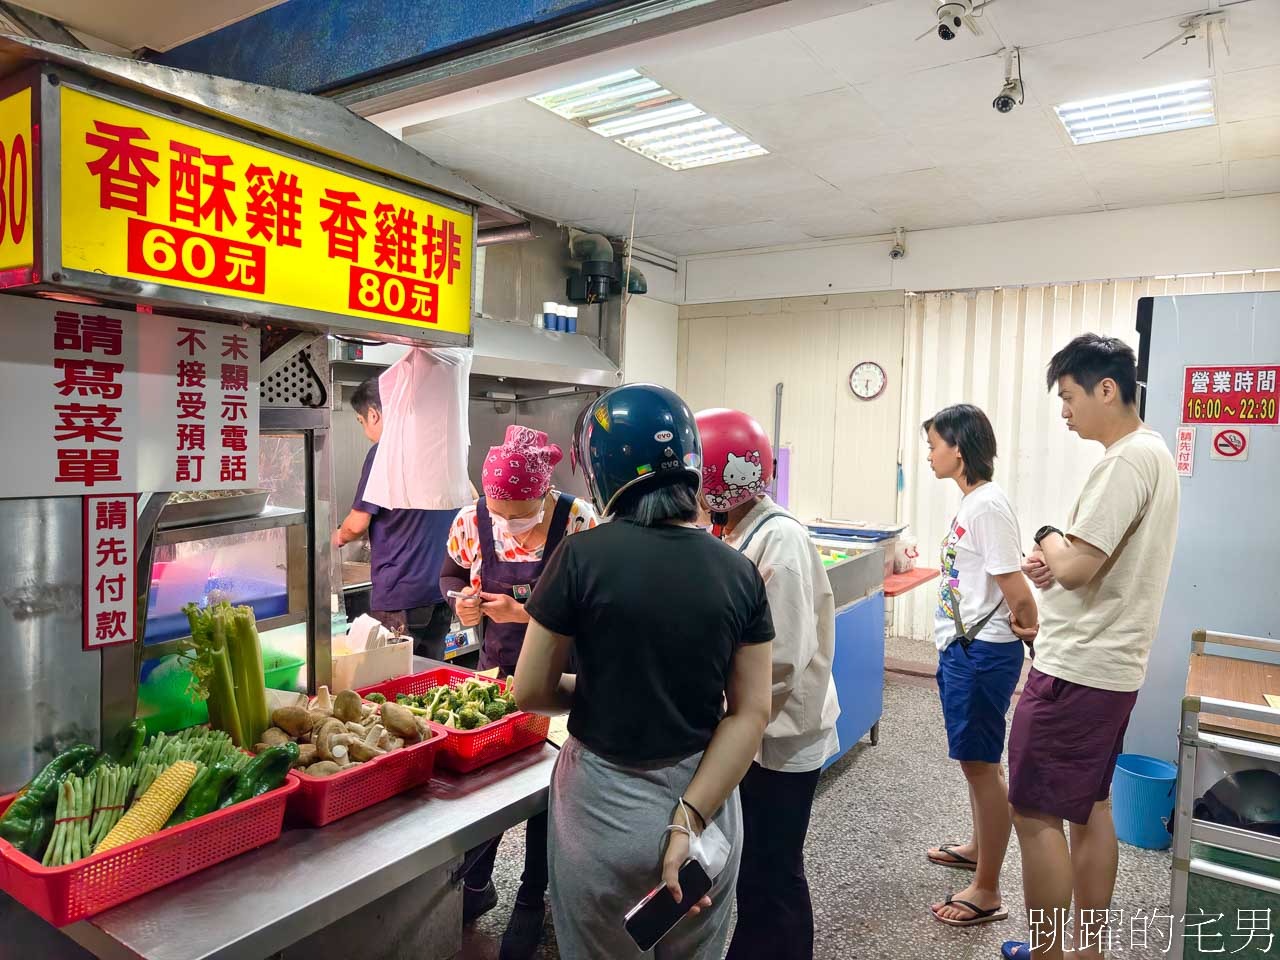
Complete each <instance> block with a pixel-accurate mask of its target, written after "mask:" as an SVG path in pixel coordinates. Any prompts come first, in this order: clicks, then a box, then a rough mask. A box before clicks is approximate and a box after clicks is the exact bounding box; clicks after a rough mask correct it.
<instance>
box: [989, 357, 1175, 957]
mask: <svg viewBox="0 0 1280 960" xmlns="http://www.w3.org/2000/svg"><path fill="white" fill-rule="evenodd" d="M1047 379H1048V385H1049V389H1050V390H1052V389H1054V388H1056V389H1057V391H1058V396H1059V397H1060V398H1061V399H1062V416H1063V419H1065V420H1066V421H1067V427H1068V428H1069V429H1071V430H1073V431H1075V432H1076V433H1078V434H1079V435H1080V436H1081V437H1083V438H1084V439H1086V440H1095V441H1097V442H1098V443H1100V444H1102V446H1103V447H1104V448H1105V453H1104V454H1103V456H1102V460H1101V462H1100V463H1099V464H1098V465H1097V466H1096V467H1094V468H1093V471H1092V472H1091V473H1090V474H1089V479H1088V480H1087V481H1086V482H1085V486H1084V490H1083V491H1081V493H1080V497H1079V499H1077V500H1076V505H1075V508H1074V509H1073V510H1072V511H1071V515H1070V518H1069V523H1068V526H1067V529H1066V531H1065V532H1064V531H1061V530H1059V529H1058V528H1056V527H1052V526H1044V527H1041V528H1040V530H1039V531H1038V532H1037V533H1036V535H1035V538H1034V539H1035V542H1036V549H1035V551H1034V552H1033V553H1032V554H1031V557H1030V559H1029V561H1028V563H1027V565H1026V567H1025V568H1024V569H1025V570H1026V572H1027V574H1028V576H1030V577H1031V579H1032V581H1033V582H1034V583H1035V585H1036V586H1037V587H1039V588H1040V589H1041V590H1042V591H1043V598H1042V600H1041V612H1042V615H1043V616H1042V628H1041V630H1040V632H1039V636H1036V635H1035V631H1032V630H1023V629H1022V628H1021V627H1019V626H1017V625H1015V628H1016V629H1017V630H1018V633H1019V635H1020V636H1022V637H1023V638H1024V639H1025V640H1028V641H1031V640H1034V643H1035V647H1034V649H1035V667H1034V669H1033V670H1032V671H1031V674H1030V676H1029V677H1028V678H1027V682H1026V687H1025V689H1024V690H1023V693H1022V696H1021V698H1020V699H1019V700H1018V709H1017V710H1016V711H1014V715H1013V724H1012V727H1011V729H1010V733H1009V802H1010V803H1011V804H1012V805H1013V808H1014V818H1013V819H1014V826H1015V827H1016V828H1017V830H1018V841H1019V844H1020V846H1021V848H1022V881H1023V892H1024V895H1025V896H1024V899H1025V900H1026V906H1027V910H1028V912H1029V916H1031V917H1035V918H1041V919H1040V922H1039V923H1037V924H1036V940H1037V941H1039V942H1038V943H1036V944H1027V943H1013V942H1010V943H1006V944H1005V946H1004V951H1003V952H1004V956H1005V957H1006V958H1007V960H1029V958H1031V957H1035V958H1038V960H1039V958H1047V960H1060V958H1061V957H1062V956H1063V953H1064V952H1067V951H1071V952H1072V953H1073V956H1075V957H1078V958H1080V960H1100V958H1101V957H1102V956H1103V951H1102V948H1101V939H1102V935H1101V930H1100V927H1101V924H1102V922H1105V918H1106V916H1107V915H1108V912H1109V908H1110V906H1111V897H1112V894H1113V893H1114V890H1115V882H1116V872H1117V866H1118V860H1119V850H1118V845H1117V843H1116V833H1115V827H1114V825H1113V824H1112V821H1111V809H1110V805H1109V803H1108V798H1109V796H1110V792H1111V777H1112V774H1113V773H1114V772H1115V766H1116V759H1117V758H1118V757H1119V755H1120V752H1121V751H1122V750H1123V749H1124V734H1125V730H1126V729H1127V727H1128V724H1129V714H1130V712H1131V711H1132V710H1133V705H1134V702H1135V701H1136V700H1137V698H1138V689H1139V688H1140V687H1141V686H1142V681H1143V680H1144V679H1145V676H1146V669H1147V655H1148V654H1149V653H1150V652H1151V641H1152V640H1153V639H1154V637H1155V633H1156V626H1157V625H1158V623H1159V620H1160V608H1161V606H1162V605H1163V603H1164V594H1165V588H1166V586H1167V585H1168V581H1169V570H1170V568H1171V567H1172V566H1173V547H1174V542H1175V540H1176V539H1177V535H1178V503H1179V495H1180V491H1179V488H1178V475H1177V470H1176V469H1175V468H1174V462H1173V455H1172V454H1171V453H1170V452H1169V448H1168V446H1167V445H1166V444H1165V441H1164V440H1163V438H1161V436H1160V435H1159V434H1158V433H1156V432H1155V431H1154V430H1151V429H1149V428H1148V427H1147V426H1146V425H1145V424H1143V422H1142V420H1141V418H1140V417H1139V416H1138V407H1137V394H1138V384H1137V361H1136V358H1135V357H1134V353H1133V350H1132V349H1131V348H1130V347H1128V346H1127V345H1126V344H1124V343H1122V342H1121V341H1120V340H1117V339H1115V338H1114V337H1101V336H1098V335H1097V334H1093V333H1086V334H1083V335H1082V336H1079V337H1077V338H1076V339H1074V340H1072V341H1071V343H1069V344H1067V346H1066V347H1064V348H1063V349H1062V350H1060V351H1058V353H1057V354H1055V355H1054V357H1053V359H1052V360H1051V361H1050V363H1049V370H1048V378H1047ZM1064 820H1066V821H1069V822H1070V824H1071V827H1070V832H1071V844H1070V847H1069V848H1068V845H1067V838H1066V834H1065V833H1064V831H1063V825H1062V824H1063V821H1064ZM1073 900H1074V904H1075V910H1076V921H1075V924H1074V943H1071V942H1070V941H1067V936H1066V931H1065V930H1064V929H1063V924H1062V923H1061V921H1062V920H1063V919H1064V918H1066V917H1067V916H1069V914H1068V912H1067V911H1069V910H1070V909H1071V907H1072V901H1073ZM1046 928H1047V929H1046ZM1064 941H1067V943H1066V946H1065V947H1064ZM1033 947H1034V949H1033ZM1073 947H1074V950H1072V948H1073Z"/></svg>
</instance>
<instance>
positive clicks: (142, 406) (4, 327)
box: [0, 297, 259, 497]
mask: <svg viewBox="0 0 1280 960" xmlns="http://www.w3.org/2000/svg"><path fill="white" fill-rule="evenodd" d="M0 335H3V336H4V344H3V349H0V397H2V398H3V399H4V401H5V409H7V410H8V411H9V413H8V414H7V415H6V416H5V417H3V418H0V444H2V446H0V449H2V450H4V451H6V453H7V456H8V457H9V458H10V460H9V463H8V465H7V469H5V470H3V471H0V497H48V496H73V495H81V494H111V493H136V492H140V491H144V490H234V489H244V488H251V487H254V486H256V485H257V482H258V380H259V343H258V331H257V330H252V329H242V328H241V327H239V326H233V325H230V324H223V323H208V322H204V321H194V320H179V319H176V318H173V317H164V316H157V315H155V314H150V313H131V312H128V311H124V310H108V309H105V308H102V307H93V306H82V305H80V304H73V303H62V302H53V301H41V300H24V299H22V298H19V297H5V298H3V301H2V302H0Z"/></svg>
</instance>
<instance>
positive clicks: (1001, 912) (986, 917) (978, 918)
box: [929, 896, 1009, 927]
mask: <svg viewBox="0 0 1280 960" xmlns="http://www.w3.org/2000/svg"><path fill="white" fill-rule="evenodd" d="M953 904H954V905H955V906H959V907H964V908H965V909H966V910H971V911H973V916H972V917H970V918H969V919H968V920H948V919H947V918H946V917H940V916H938V914H937V911H935V910H930V911H929V912H930V913H932V914H933V919H935V920H937V921H938V922H939V923H945V924H946V925H947V926H949V927H977V926H981V925H982V924H984V923H996V922H997V921H999V920H1008V919H1009V911H1008V910H1006V909H1005V908H1004V904H1000V905H999V906H997V907H992V908H991V909H990V910H979V909H978V908H977V907H976V906H975V905H974V904H972V903H970V902H969V901H968V900H957V899H955V898H954V897H952V896H948V897H947V899H946V902H945V903H943V906H944V907H946V906H951V905H953Z"/></svg>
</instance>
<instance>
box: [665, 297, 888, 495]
mask: <svg viewBox="0 0 1280 960" xmlns="http://www.w3.org/2000/svg"><path fill="white" fill-rule="evenodd" d="M903 323H904V309H903V295H902V292H901V291H891V292H883V293H876V294H845V295H842V296H833V297H805V298H800V299H794V300H762V301H754V302H748V303H716V304H706V305H702V306H686V307H681V308H680V380H679V387H678V392H679V393H680V394H681V396H683V397H684V398H685V399H686V400H687V401H688V402H689V404H690V406H692V407H693V408H694V409H695V410H701V409H705V408H707V407H734V408H736V409H739V410H745V411H746V412H748V413H750V414H751V415H752V416H753V417H755V418H756V419H757V420H759V421H760V423H761V424H763V425H764V427H765V429H766V430H768V431H769V432H770V433H772V431H773V413H774V397H775V387H776V385H777V384H778V383H781V384H782V385H783V396H782V432H781V437H780V439H781V442H782V444H783V445H784V446H789V447H790V448H791V450H792V454H791V489H790V507H791V509H792V510H793V511H794V512H795V513H796V514H797V515H799V516H800V517H801V518H802V519H805V520H811V519H814V518H817V517H825V518H829V519H853V520H870V521H883V520H888V519H892V518H893V516H894V515H895V511H896V501H897V463H898V435H899V429H900V416H901V412H902V402H901V396H902V394H901V388H902V343H903ZM863 360H873V361H875V362H877V363H879V364H880V365H881V366H883V367H884V369H885V371H886V373H887V374H888V377H889V384H888V387H887V389H886V390H885V392H884V394H882V395H881V396H879V397H877V398H876V399H875V400H871V401H863V400H859V399H857V398H855V397H854V396H853V393H852V391H850V389H849V372H850V371H851V370H852V369H853V367H854V366H855V365H856V364H857V363H859V362H861V361H863Z"/></svg>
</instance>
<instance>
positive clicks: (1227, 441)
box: [1209, 427, 1249, 461]
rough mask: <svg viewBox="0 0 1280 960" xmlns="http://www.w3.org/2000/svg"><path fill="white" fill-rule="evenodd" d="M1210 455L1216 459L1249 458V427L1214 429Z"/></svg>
mask: <svg viewBox="0 0 1280 960" xmlns="http://www.w3.org/2000/svg"><path fill="white" fill-rule="evenodd" d="M1209 456H1210V457H1211V458H1212V459H1214V460H1237V461H1239V460H1248V459H1249V428H1248V427H1221V428H1219V429H1216V430H1214V431H1213V441H1212V443H1210V444H1209Z"/></svg>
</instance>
